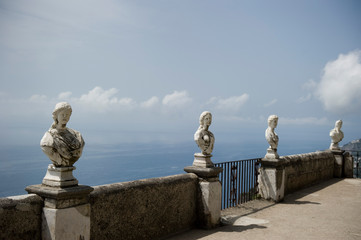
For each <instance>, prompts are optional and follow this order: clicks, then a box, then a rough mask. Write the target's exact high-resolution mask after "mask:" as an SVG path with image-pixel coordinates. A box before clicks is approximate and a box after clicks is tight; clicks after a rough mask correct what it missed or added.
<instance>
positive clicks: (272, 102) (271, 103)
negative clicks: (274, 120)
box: [264, 99, 278, 107]
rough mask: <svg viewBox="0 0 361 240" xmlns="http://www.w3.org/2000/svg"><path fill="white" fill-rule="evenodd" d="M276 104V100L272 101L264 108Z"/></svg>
mask: <svg viewBox="0 0 361 240" xmlns="http://www.w3.org/2000/svg"><path fill="white" fill-rule="evenodd" d="M277 102H278V100H277V99H273V100H272V101H270V102H268V103H266V104H265V105H264V106H265V107H270V106H272V105H273V104H275V103H277Z"/></svg>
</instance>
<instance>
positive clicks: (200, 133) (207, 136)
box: [194, 111, 214, 155]
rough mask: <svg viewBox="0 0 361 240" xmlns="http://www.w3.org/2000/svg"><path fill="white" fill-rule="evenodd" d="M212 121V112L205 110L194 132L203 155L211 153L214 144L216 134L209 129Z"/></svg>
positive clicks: (195, 139)
mask: <svg viewBox="0 0 361 240" xmlns="http://www.w3.org/2000/svg"><path fill="white" fill-rule="evenodd" d="M211 123H212V114H211V113H210V112H209V111H204V112H202V113H201V115H200V117H199V127H198V130H197V131H196V132H195V134H194V141H195V142H196V143H197V145H198V147H199V148H200V149H201V151H202V154H203V155H210V154H211V153H212V151H213V146H214V135H213V133H212V132H210V131H209V130H208V128H209V126H210V125H211Z"/></svg>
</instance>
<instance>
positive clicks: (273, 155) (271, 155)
mask: <svg viewBox="0 0 361 240" xmlns="http://www.w3.org/2000/svg"><path fill="white" fill-rule="evenodd" d="M264 158H265V159H269V160H272V159H279V158H280V156H279V155H278V153H277V149H272V148H270V147H269V148H267V153H266V155H265V156H264Z"/></svg>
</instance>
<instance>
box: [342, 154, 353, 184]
mask: <svg viewBox="0 0 361 240" xmlns="http://www.w3.org/2000/svg"><path fill="white" fill-rule="evenodd" d="M343 158H344V167H343V176H344V177H346V178H353V164H354V163H353V156H352V155H351V154H350V153H349V152H345V154H344V155H343Z"/></svg>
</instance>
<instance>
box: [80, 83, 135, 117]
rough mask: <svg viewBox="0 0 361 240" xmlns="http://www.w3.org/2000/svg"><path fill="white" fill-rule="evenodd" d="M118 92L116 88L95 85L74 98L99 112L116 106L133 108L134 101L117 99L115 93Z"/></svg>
mask: <svg viewBox="0 0 361 240" xmlns="http://www.w3.org/2000/svg"><path fill="white" fill-rule="evenodd" d="M117 93H118V90H117V89H116V88H111V89H109V90H104V89H102V88H101V87H95V88H94V89H92V90H90V91H89V92H88V93H87V94H83V95H82V96H81V97H80V98H78V99H77V98H75V99H74V101H77V102H79V103H81V104H84V105H86V106H87V107H91V109H92V110H97V111H100V112H104V111H109V110H112V109H114V108H117V107H123V108H124V107H126V108H133V107H134V106H135V105H136V102H135V101H134V100H133V99H132V98H121V99H118V98H117V97H115V95H116V94H117Z"/></svg>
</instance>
